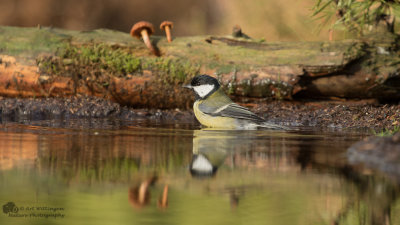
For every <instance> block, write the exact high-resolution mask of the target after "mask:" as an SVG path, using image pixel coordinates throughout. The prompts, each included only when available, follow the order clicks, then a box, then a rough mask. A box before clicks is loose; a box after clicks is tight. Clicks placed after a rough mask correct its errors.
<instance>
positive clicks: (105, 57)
mask: <svg viewBox="0 0 400 225" xmlns="http://www.w3.org/2000/svg"><path fill="white" fill-rule="evenodd" d="M60 57H61V58H63V59H72V60H73V61H74V62H75V63H76V64H81V65H90V64H96V65H98V66H99V67H100V68H101V69H104V70H107V71H108V72H111V73H112V74H118V75H120V74H123V75H125V74H128V73H134V72H137V71H139V70H140V69H141V62H140V59H139V58H137V57H135V56H133V55H132V54H130V53H129V52H127V51H124V50H122V49H118V48H115V49H113V48H112V47H110V46H108V45H105V44H93V45H86V46H79V47H76V46H72V45H71V46H69V47H67V48H65V49H64V50H63V51H62V52H61V54H60ZM63 62H64V61H63Z"/></svg>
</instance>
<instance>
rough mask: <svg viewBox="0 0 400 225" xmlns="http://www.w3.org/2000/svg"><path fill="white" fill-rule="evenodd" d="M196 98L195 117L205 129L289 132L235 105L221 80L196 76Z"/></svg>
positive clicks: (192, 82)
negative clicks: (277, 130)
mask: <svg viewBox="0 0 400 225" xmlns="http://www.w3.org/2000/svg"><path fill="white" fill-rule="evenodd" d="M183 87H185V88H189V89H192V90H193V92H194V95H195V102H194V104H193V111H194V115H195V117H196V118H197V120H198V121H199V122H200V123H201V124H202V125H203V126H205V127H208V128H219V129H236V130H255V129H258V128H266V129H279V130H288V128H287V127H284V126H281V125H277V124H273V123H269V122H267V121H266V120H265V119H264V118H261V117H259V116H257V115H256V114H255V113H253V112H251V111H250V110H249V109H247V108H245V107H243V106H240V105H238V104H236V103H234V102H233V101H232V100H231V99H230V98H229V97H228V96H227V95H226V94H225V92H224V90H223V88H222V87H221V84H220V83H219V82H218V80H217V79H215V78H214V77H211V76H209V75H207V74H201V75H196V76H195V77H194V78H193V79H192V80H191V82H190V84H187V85H184V86H183Z"/></svg>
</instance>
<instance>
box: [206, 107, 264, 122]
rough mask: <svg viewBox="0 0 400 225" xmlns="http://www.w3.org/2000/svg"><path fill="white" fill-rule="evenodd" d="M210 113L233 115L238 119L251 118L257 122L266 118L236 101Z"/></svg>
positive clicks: (214, 114)
mask: <svg viewBox="0 0 400 225" xmlns="http://www.w3.org/2000/svg"><path fill="white" fill-rule="evenodd" d="M208 114H210V115H213V116H224V117H231V118H236V119H243V120H250V121H253V122H255V123H262V122H264V121H265V120H264V119H263V118H261V117H259V116H257V115H256V114H254V113H253V112H251V111H250V110H248V109H247V108H245V107H243V106H240V105H238V104H236V103H230V104H227V105H224V106H222V107H219V108H218V109H216V110H215V111H214V112H209V113H208Z"/></svg>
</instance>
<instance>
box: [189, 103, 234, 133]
mask: <svg viewBox="0 0 400 225" xmlns="http://www.w3.org/2000/svg"><path fill="white" fill-rule="evenodd" d="M200 103H201V101H200V100H198V101H195V102H194V105H193V111H194V115H195V116H196V118H197V120H198V121H199V122H200V123H201V124H202V125H203V126H206V127H212V128H226V129H236V128H237V122H236V119H234V118H229V117H222V116H210V115H207V114H205V113H203V112H201V111H200V110H199V104H200Z"/></svg>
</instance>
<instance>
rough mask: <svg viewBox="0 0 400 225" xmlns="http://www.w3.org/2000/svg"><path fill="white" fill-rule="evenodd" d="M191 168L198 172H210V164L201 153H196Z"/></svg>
mask: <svg viewBox="0 0 400 225" xmlns="http://www.w3.org/2000/svg"><path fill="white" fill-rule="evenodd" d="M192 169H193V170H196V171H199V172H211V171H212V169H213V168H212V165H211V163H210V162H209V161H208V160H207V159H206V157H204V156H203V155H198V156H197V158H196V160H195V161H194V162H193V164H192Z"/></svg>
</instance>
